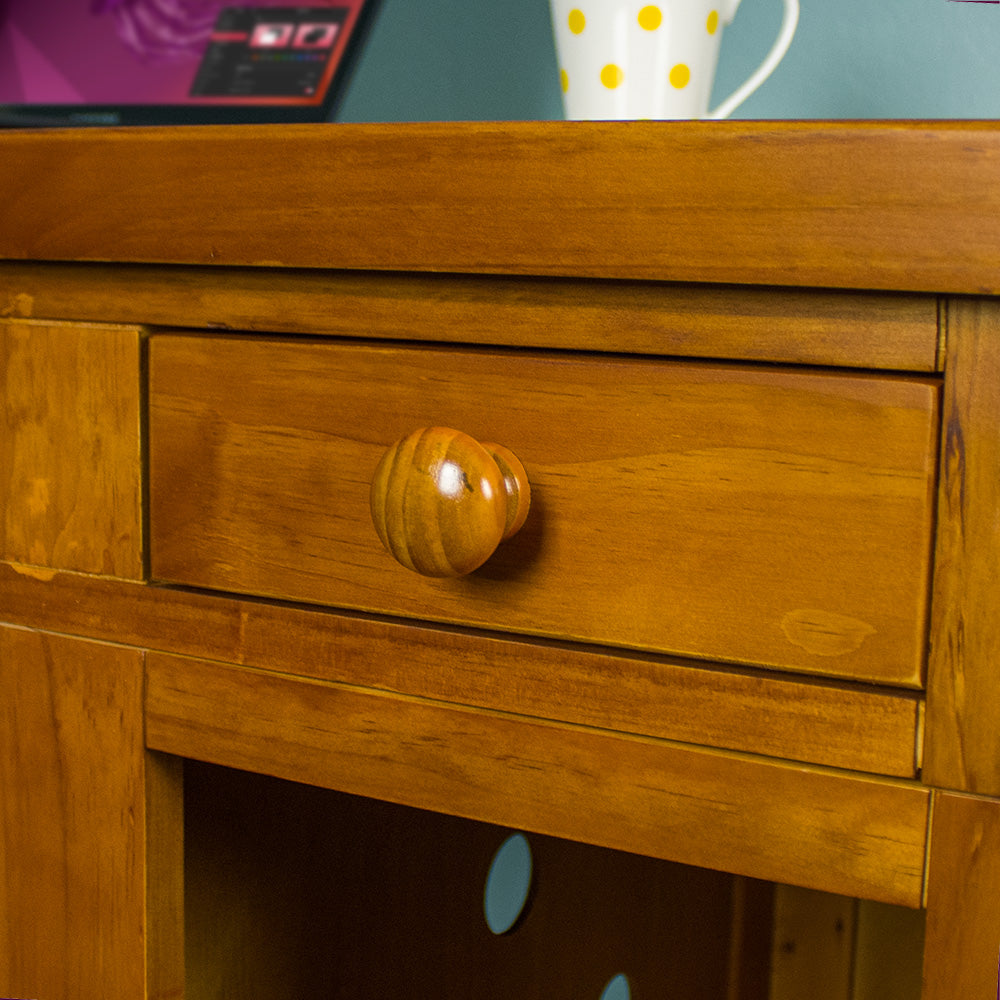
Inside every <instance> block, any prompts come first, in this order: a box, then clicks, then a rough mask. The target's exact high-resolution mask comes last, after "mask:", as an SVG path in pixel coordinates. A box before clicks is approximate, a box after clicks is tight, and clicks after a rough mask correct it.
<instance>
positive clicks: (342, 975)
mask: <svg viewBox="0 0 1000 1000" xmlns="http://www.w3.org/2000/svg"><path fill="white" fill-rule="evenodd" d="M185 792H186V801H185V805H186V809H187V827H186V839H187V845H188V846H187V849H188V865H187V889H188V894H187V909H188V956H189V963H188V993H187V997H188V1000H215V998H218V997H222V996H226V997H236V996H238V997H240V998H245V1000H256V998H266V1000H300V998H302V997H333V996H337V997H352V998H354V1000H386V998H393V1000H394V998H403V997H431V996H444V997H485V996H489V997H534V996H551V997H593V998H594V1000H596V998H597V997H599V996H600V993H601V990H602V988H603V986H604V984H605V983H606V982H607V981H608V980H609V979H610V978H611V977H612V976H613V975H616V974H618V973H625V974H627V975H628V977H629V980H630V982H631V986H632V990H633V993H634V995H641V996H655V997H673V996H677V997H683V998H685V1000H739V998H746V1000H760V996H761V994H760V993H758V992H752V991H751V990H752V986H753V983H754V981H752V980H749V979H745V980H744V981H743V982H742V983H741V982H740V981H739V980H738V979H735V978H734V980H733V982H732V992H728V991H727V987H728V986H729V983H727V971H728V968H727V967H728V966H729V964H730V963H729V962H728V961H727V959H728V958H729V953H730V952H737V951H738V950H739V941H738V940H737V939H738V938H740V937H741V935H740V932H739V925H740V924H741V923H742V922H744V921H745V922H750V921H755V920H760V919H761V918H762V917H764V918H766V916H767V908H766V903H767V901H768V900H769V898H770V894H771V889H770V886H768V885H766V884H760V883H753V882H748V880H743V879H738V878H734V877H733V876H729V875H725V874H722V873H719V872H712V871H707V870H703V869H695V868H689V867H685V866H680V865H671V864H669V863H666V862H662V861H656V860H653V859H650V858H642V857H637V856H636V855H627V854H622V853H619V852H612V851H608V850H605V849H602V848H596V847H591V846H586V845H581V844H574V843H570V842H567V841H562V840H556V839H554V838H551V837H540V836H535V835H531V836H530V837H529V844H530V847H531V852H532V860H533V889H532V892H531V894H530V898H529V903H528V908H527V910H526V912H525V913H524V915H523V916H522V919H521V920H520V921H519V922H518V924H517V925H516V926H515V928H514V929H513V930H512V931H511V932H510V933H508V934H505V935H501V936H495V935H493V934H491V933H490V931H489V929H488V928H487V925H486V922H485V920H484V919H483V889H484V883H485V881H486V873H487V871H488V869H489V865H490V861H491V859H492V856H493V854H494V852H495V851H496V850H497V848H498V847H499V846H500V844H501V843H502V842H503V840H504V839H505V837H506V836H507V835H508V834H509V832H510V831H508V830H505V829H503V828H499V827H494V826H490V825H487V824H482V823H473V822H470V821H468V820H462V819H456V818H454V817H450V816H441V815H438V814H434V813H428V812H423V811H420V810H416V809H406V808H403V807H400V806H392V805H387V804H385V803H380V802H374V801H372V800H370V799H361V798H357V797H354V796H347V795H340V794H337V793H334V792H330V791H327V790H324V789H316V788H310V787H308V786H304V785H298V784H293V783H291V782H284V781H277V780H275V779H273V778H264V777H261V776H259V775H254V774H248V773H245V772H236V771H231V770H228V769H224V768H215V767H207V766H204V765H196V764H194V763H192V762H188V766H187V770H186V782H185ZM761 904H765V905H761ZM734 911H736V913H735V916H736V917H738V918H739V919H736V920H734V919H733V917H734ZM765 926H766V925H765ZM754 947H755V952H754V954H752V955H748V954H744V955H743V960H742V961H741V960H740V959H739V956H738V955H737V956H734V957H735V958H736V961H735V962H734V963H733V964H734V965H735V966H737V967H740V966H745V965H748V964H749V962H750V961H756V963H757V964H758V965H760V966H762V967H763V968H764V969H765V971H766V964H767V957H768V956H767V954H766V951H765V948H766V941H764V942H758V943H756V945H755V946H754ZM757 981H758V982H759V979H758V980H757Z"/></svg>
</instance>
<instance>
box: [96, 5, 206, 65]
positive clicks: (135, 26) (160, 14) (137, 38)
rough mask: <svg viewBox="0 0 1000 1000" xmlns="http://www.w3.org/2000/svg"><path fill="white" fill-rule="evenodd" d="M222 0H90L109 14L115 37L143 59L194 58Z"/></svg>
mask: <svg viewBox="0 0 1000 1000" xmlns="http://www.w3.org/2000/svg"><path fill="white" fill-rule="evenodd" d="M224 5H225V0H91V4H90V9H91V12H92V13H94V14H110V15H111V16H112V17H113V18H114V20H115V27H116V29H117V31H118V37H119V38H121V40H122V41H123V42H124V43H125V45H126V46H127V47H128V48H129V49H131V50H132V52H134V53H135V55H136V56H138V57H139V58H140V59H142V60H143V62H173V61H175V60H178V59H191V58H197V57H198V56H200V55H201V53H202V52H203V51H204V48H205V42H206V40H207V39H208V36H209V35H210V34H211V32H212V27H213V25H214V24H215V20H216V18H217V17H218V14H219V10H220V9H221V8H222V7H223V6H224Z"/></svg>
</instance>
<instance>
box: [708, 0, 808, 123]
mask: <svg viewBox="0 0 1000 1000" xmlns="http://www.w3.org/2000/svg"><path fill="white" fill-rule="evenodd" d="M798 23H799V0H785V19H784V20H783V21H782V23H781V31H780V32H779V33H778V38H777V40H776V41H775V43H774V45H772V46H771V51H770V52H768V54H767V57H766V58H765V59H764V61H763V62H762V63H761V64H760V66H759V67H758V68H757V72H756V73H754V74H753V75H752V76H751V77H750V79H749V80H747V82H746V83H744V84H743V86H742V87H740V88H739V89H738V90H737V91H735V92H734V93H733V94H731V95H730V96H729V97H727V98H726V99H725V100H724V101H723V102H722V103H721V104H720V105H719V106H718V107H717V108H716V109H715V110H714V111H709V112H708V114H707V115H705V118H707V119H712V120H717V119H719V118H728V117H729V116H730V115H731V114H732V113H733V112H734V111H735V110H736V109H737V108H738V107H739V106H740V105H741V104H742V103H743V102H744V101H745V100H746V99H747V98H748V97H749V96H750V95H751V94H752V93H753V92H754V91H755V90H756V89H757V88H758V87H759V86H760V85H761V84H762V83H763V82H764V81H765V80H766V79H767V78H768V77H769V76H770V75H771V74H772V73H773V72H774V69H775V67H776V66H777V65H778V63H780V62H781V60H782V59H783V58H784V56H785V53H786V52H787V51H788V46H789V45H791V44H792V37H793V36H794V34H795V29H796V27H797V26H798Z"/></svg>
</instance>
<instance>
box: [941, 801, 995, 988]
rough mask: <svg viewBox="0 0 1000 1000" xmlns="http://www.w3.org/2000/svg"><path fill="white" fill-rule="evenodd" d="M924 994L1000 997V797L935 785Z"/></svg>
mask: <svg viewBox="0 0 1000 1000" xmlns="http://www.w3.org/2000/svg"><path fill="white" fill-rule="evenodd" d="M933 815H934V819H933V829H932V833H931V845H930V846H931V850H930V865H929V868H928V883H927V937H926V944H925V947H924V992H923V1000H953V998H954V997H963V998H965V997H968V1000H995V998H996V995H997V990H998V985H997V964H998V956H1000V907H998V905H997V900H998V899H1000V802H997V801H995V800H994V801H991V800H988V799H975V798H971V797H967V796H962V795H952V794H945V793H939V792H936V793H935V795H934V810H933Z"/></svg>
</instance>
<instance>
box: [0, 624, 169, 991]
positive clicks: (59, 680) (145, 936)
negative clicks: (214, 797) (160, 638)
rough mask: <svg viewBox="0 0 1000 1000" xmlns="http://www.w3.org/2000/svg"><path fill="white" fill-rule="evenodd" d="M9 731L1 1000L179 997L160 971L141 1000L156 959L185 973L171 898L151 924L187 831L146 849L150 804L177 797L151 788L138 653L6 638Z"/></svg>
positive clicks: (0, 822)
mask: <svg viewBox="0 0 1000 1000" xmlns="http://www.w3.org/2000/svg"><path fill="white" fill-rule="evenodd" d="M0 720H2V725H0V887H2V890H0V993H2V994H3V995H5V996H10V997H14V996H17V997H28V996H31V997H46V998H48V1000H90V998H93V1000H105V998H107V997H143V996H147V995H148V996H150V997H151V998H160V1000H166V998H169V997H177V996H179V994H178V992H177V987H178V985H179V983H180V978H179V973H180V972H181V970H180V969H178V968H176V967H174V968H172V969H171V968H166V967H164V966H163V965H161V966H160V967H159V968H158V969H156V970H155V971H151V973H150V992H149V993H148V994H147V993H146V954H147V947H149V949H150V957H151V959H154V958H155V959H159V960H161V961H164V962H165V961H167V960H169V959H171V958H172V959H173V960H176V959H177V951H176V943H177V942H178V941H179V933H178V931H177V926H176V914H177V912H179V911H178V909H177V906H176V903H177V900H176V899H174V900H170V899H167V898H166V897H164V896H163V895H158V896H157V897H151V899H150V901H149V902H150V911H149V916H148V918H147V897H146V879H147V872H159V873H161V874H162V873H163V872H164V871H165V870H166V869H167V868H168V867H170V866H173V867H174V868H175V870H176V860H177V859H176V855H175V847H174V846H173V845H174V844H175V843H176V842H177V840H178V838H179V836H180V829H179V827H177V826H176V825H175V826H174V828H173V829H171V830H168V829H167V828H166V827H165V825H164V824H163V823H158V822H157V823H153V824H152V826H151V831H152V834H151V835H152V837H153V838H156V837H157V836H158V835H161V834H162V835H163V836H164V838H165V839H162V840H161V842H159V843H156V842H154V843H152V844H150V842H148V841H147V834H146V827H145V820H146V817H147V813H146V793H147V791H149V792H150V793H151V795H152V796H153V802H154V803H155V805H152V806H151V808H152V809H153V810H154V811H156V810H159V809H167V810H169V808H171V807H170V806H169V802H170V799H171V794H170V793H169V792H167V790H166V787H165V785H164V783H163V782H162V781H161V778H162V775H155V776H153V777H152V778H151V780H150V782H149V784H147V782H146V774H145V771H144V766H143V754H144V751H143V725H142V654H140V653H139V652H137V651H135V650H129V649H124V648H118V647H110V646H101V645H97V644H94V643H88V642H82V641H78V640H71V639H66V638H60V637H55V636H46V635H42V634H39V633H35V632H25V631H20V630H17V629H11V628H0ZM174 801H176V796H175V797H174ZM168 833H169V834H170V836H169V838H166V835H167V834H168ZM161 849H162V850H163V852H164V853H162V854H161V853H159V852H160V851H161ZM147 851H148V853H149V854H150V855H154V856H153V857H152V858H151V860H150V863H149V867H148V869H147ZM157 884H161V885H162V884H163V883H162V881H158V883H157ZM147 920H148V923H147ZM150 925H152V927H153V928H154V930H153V931H152V932H149V933H148V932H147V928H148V927H149V926H150ZM170 941H173V942H174V944H173V946H170V945H169V944H168V943H167V942H170ZM154 942H155V946H154Z"/></svg>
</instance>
